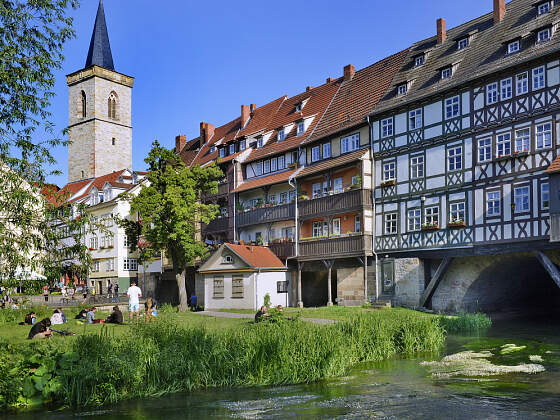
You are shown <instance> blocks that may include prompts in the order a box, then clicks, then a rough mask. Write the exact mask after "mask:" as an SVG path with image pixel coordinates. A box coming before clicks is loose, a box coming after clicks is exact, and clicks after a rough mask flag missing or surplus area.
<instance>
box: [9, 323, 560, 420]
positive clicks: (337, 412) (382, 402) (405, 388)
mask: <svg viewBox="0 0 560 420" xmlns="http://www.w3.org/2000/svg"><path fill="white" fill-rule="evenodd" d="M506 344H515V345H516V346H525V347H524V348H522V349H520V350H516V351H514V352H505V354H501V352H500V349H502V346H504V345H506ZM468 350H470V351H476V352H482V351H490V352H492V353H493V356H492V357H491V358H490V359H489V360H490V361H491V362H492V363H493V364H494V365H508V366H515V365H518V364H520V363H532V362H531V361H529V356H533V359H535V356H540V358H537V359H538V360H540V361H539V362H538V363H539V364H540V365H541V366H543V367H544V369H545V371H544V372H540V373H534V374H527V373H510V374H501V375H497V376H468V375H467V376H466V375H461V374H459V375H457V376H451V377H434V376H432V373H431V370H430V368H429V367H427V366H424V365H422V364H421V363H422V362H424V361H440V360H441V359H442V357H444V356H445V355H450V354H456V353H458V352H462V351H468ZM541 359H542V360H541ZM0 418H6V419H17V420H23V419H47V420H50V419H53V420H55V419H56V420H66V419H76V418H84V419H92V420H93V419H95V420H113V419H114V420H116V419H119V420H120V419H146V420H147V419H165V420H175V419H296V418H306V419H372V418H375V419H560V321H558V319H557V318H556V322H553V323H551V322H549V321H547V320H545V321H538V322H535V321H533V322H519V321H517V322H513V321H507V322H506V321H503V322H496V323H495V324H494V326H493V327H492V328H491V329H490V330H489V331H488V332H486V333H484V334H480V335H470V336H467V335H453V336H450V337H448V340H447V346H446V348H445V350H444V351H443V352H442V354H439V355H431V354H427V355H426V354H424V355H419V356H417V357H415V358H413V359H392V360H387V361H384V362H381V363H371V364H367V365H361V366H358V367H356V368H355V369H354V370H353V371H352V372H350V373H349V375H348V376H346V377H344V378H336V379H332V380H328V381H323V382H320V383H316V384H311V385H294V386H281V387H261V388H248V389H239V388H238V389H230V390H223V389H220V390H208V391H200V392H193V393H190V394H176V395H170V396H165V397H162V398H160V399H152V400H133V401H126V402H123V403H120V404H118V405H116V406H110V407H103V408H96V409H88V410H84V411H79V412H73V411H56V412H42V413H37V412H34V413H20V414H19V415H7V416H2V415H1V414H0Z"/></svg>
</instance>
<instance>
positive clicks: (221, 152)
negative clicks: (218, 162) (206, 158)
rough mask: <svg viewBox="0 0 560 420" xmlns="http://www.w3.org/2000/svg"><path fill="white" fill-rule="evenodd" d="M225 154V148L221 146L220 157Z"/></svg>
mask: <svg viewBox="0 0 560 420" xmlns="http://www.w3.org/2000/svg"><path fill="white" fill-rule="evenodd" d="M225 156H226V149H225V148H221V149H220V157H221V158H223V157H225Z"/></svg>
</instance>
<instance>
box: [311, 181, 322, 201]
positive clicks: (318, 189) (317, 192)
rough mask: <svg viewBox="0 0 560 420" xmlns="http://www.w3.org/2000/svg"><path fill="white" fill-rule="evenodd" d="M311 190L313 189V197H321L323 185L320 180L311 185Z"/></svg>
mask: <svg viewBox="0 0 560 420" xmlns="http://www.w3.org/2000/svg"><path fill="white" fill-rule="evenodd" d="M311 191H312V196H311V198H319V197H321V195H322V194H321V193H322V185H321V183H320V182H318V183H316V184H313V186H312V187H311Z"/></svg>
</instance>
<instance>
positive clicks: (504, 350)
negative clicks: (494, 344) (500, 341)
mask: <svg viewBox="0 0 560 420" xmlns="http://www.w3.org/2000/svg"><path fill="white" fill-rule="evenodd" d="M526 348H527V346H516V345H515V344H504V345H503V346H502V347H501V350H500V354H509V353H515V352H516V351H521V350H525V349H526Z"/></svg>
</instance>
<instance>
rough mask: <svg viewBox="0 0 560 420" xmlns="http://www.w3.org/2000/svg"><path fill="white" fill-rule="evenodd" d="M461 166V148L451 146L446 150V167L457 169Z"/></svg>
mask: <svg viewBox="0 0 560 420" xmlns="http://www.w3.org/2000/svg"><path fill="white" fill-rule="evenodd" d="M462 168H463V148H462V147H461V146H459V147H452V148H451V149H448V150H447V169H448V170H449V171H458V170H460V169H462Z"/></svg>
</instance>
